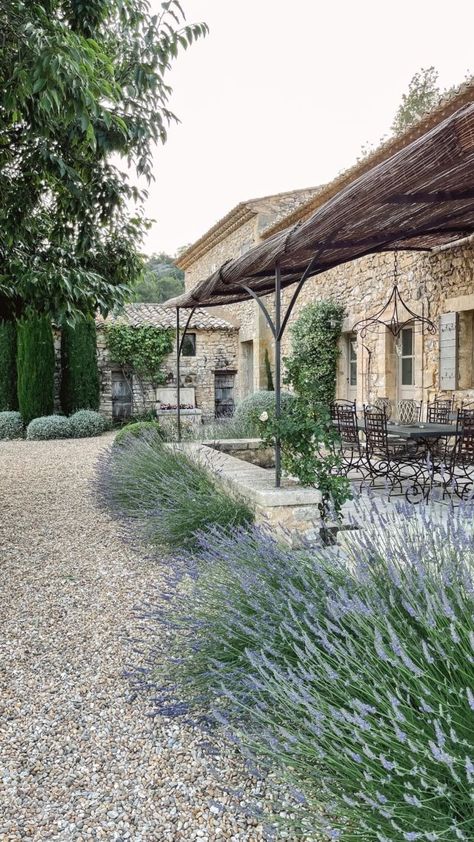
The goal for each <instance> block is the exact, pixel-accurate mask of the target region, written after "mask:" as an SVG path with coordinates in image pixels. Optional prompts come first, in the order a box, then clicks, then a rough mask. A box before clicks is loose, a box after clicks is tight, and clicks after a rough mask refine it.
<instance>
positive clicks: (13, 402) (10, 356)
mask: <svg viewBox="0 0 474 842" xmlns="http://www.w3.org/2000/svg"><path fill="white" fill-rule="evenodd" d="M12 409H13V410H16V409H18V396H17V393H16V323H15V322H0V412H3V411H5V410H12Z"/></svg>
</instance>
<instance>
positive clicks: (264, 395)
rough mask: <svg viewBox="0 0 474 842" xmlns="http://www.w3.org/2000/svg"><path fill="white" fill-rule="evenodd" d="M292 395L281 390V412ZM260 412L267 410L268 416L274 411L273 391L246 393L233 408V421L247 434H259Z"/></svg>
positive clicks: (291, 398)
mask: <svg viewBox="0 0 474 842" xmlns="http://www.w3.org/2000/svg"><path fill="white" fill-rule="evenodd" d="M294 399H295V398H294V395H292V394H291V392H285V391H282V393H281V408H282V412H283V411H284V409H285V407H286V406H288V405H289V403H291V401H293V400H294ZM262 412H268V415H269V416H272V415H274V413H275V392H265V391H260V392H254V393H253V395H248V397H246V398H244V399H243V401H241V402H240V403H239V405H238V406H237V408H236V410H235V414H234V419H235V421H236V422H237V423H238V424H240V425H242V427H245V428H246V429H247V435H255V436H258V435H259V429H260V428H259V423H258V421H259V417H260V415H261V414H262Z"/></svg>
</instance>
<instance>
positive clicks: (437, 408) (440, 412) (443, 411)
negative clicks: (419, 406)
mask: <svg viewBox="0 0 474 842" xmlns="http://www.w3.org/2000/svg"><path fill="white" fill-rule="evenodd" d="M453 410H454V398H435V399H434V400H433V401H431V403H429V404H428V405H427V409H426V420H427V421H428V423H429V424H449V422H450V420H451V414H452V412H453Z"/></svg>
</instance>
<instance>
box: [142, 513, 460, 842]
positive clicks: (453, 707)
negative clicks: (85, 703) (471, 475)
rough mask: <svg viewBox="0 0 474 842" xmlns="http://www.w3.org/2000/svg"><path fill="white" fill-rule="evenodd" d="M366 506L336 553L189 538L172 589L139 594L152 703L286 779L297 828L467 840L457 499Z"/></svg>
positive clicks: (378, 840)
mask: <svg viewBox="0 0 474 842" xmlns="http://www.w3.org/2000/svg"><path fill="white" fill-rule="evenodd" d="M371 517H372V520H371V522H370V523H367V527H366V528H365V529H364V530H361V531H360V532H356V533H348V535H347V538H346V546H345V550H344V555H343V556H341V557H339V558H337V557H335V556H334V555H331V556H328V555H325V554H324V553H323V551H321V552H316V553H314V552H310V551H300V552H292V551H290V550H285V549H283V548H282V547H280V546H278V545H277V544H276V543H275V542H274V541H273V540H271V539H270V538H268V537H265V536H264V535H262V533H260V532H259V531H258V530H255V531H251V532H248V531H245V530H238V531H235V532H234V533H233V535H231V536H220V535H219V534H217V533H216V532H215V531H213V532H211V533H210V534H209V535H208V536H207V537H202V538H201V542H200V551H199V553H198V555H197V557H196V558H194V559H193V561H192V563H190V564H189V565H188V566H187V565H186V559H182V560H181V574H180V575H181V576H184V577H185V578H187V585H186V587H182V586H180V587H177V588H176V589H175V595H174V598H173V599H172V600H171V605H169V602H168V607H167V608H164V606H163V605H161V606H160V605H157V604H156V602H157V601H158V600H157V601H156V602H155V601H154V599H153V598H152V599H151V601H150V602H149V604H148V606H147V607H146V608H145V612H144V613H145V614H146V615H147V616H148V618H149V619H150V620H151V621H152V622H157V623H158V624H159V625H160V624H161V623H163V622H164V623H166V624H167V625H171V626H172V628H173V629H174V630H175V634H176V649H175V651H174V652H173V651H171V652H169V653H168V656H167V657H165V658H163V657H162V658H161V660H160V659H159V658H158V656H157V655H155V656H154V657H155V660H154V661H153V658H152V663H151V672H150V674H149V676H148V679H149V680H150V679H154V680H156V681H157V682H158V684H159V685H160V689H158V690H157V698H158V704H159V706H161V710H162V712H165V713H167V714H171V713H173V712H177V713H180V712H182V711H183V709H184V706H185V704H189V705H190V706H191V707H194V708H195V709H199V708H200V707H201V708H203V709H208V708H209V706H212V707H213V708H214V710H215V712H216V717H217V719H218V720H219V721H220V722H221V723H224V724H225V725H226V726H227V727H228V729H229V731H230V732H231V733H232V734H233V735H237V737H238V739H239V740H240V741H241V744H242V746H243V747H244V748H245V750H250V751H251V752H252V753H253V755H254V757H255V759H256V760H257V761H258V762H259V763H260V764H261V765H270V766H272V767H274V768H276V769H278V770H279V771H280V772H281V774H282V776H283V777H284V778H285V779H286V780H287V781H289V782H290V783H291V784H292V785H293V786H294V787H296V788H297V790H298V791H299V792H301V793H302V796H301V797H302V799H303V798H304V800H305V803H306V812H307V817H308V818H309V821H310V824H311V828H312V832H315V833H316V832H319V833H322V834H323V835H325V837H326V838H328V839H341V840H345V842H349V841H350V842H352V840H364V841H365V840H367V842H369V840H374V842H415V840H426V842H438V840H439V842H442V841H443V842H448V840H449V842H451V840H457V839H460V840H472V839H473V838H474V811H473V794H474V610H473V609H474V541H473V528H472V510H471V511H470V512H464V513H461V512H458V513H451V514H449V515H448V514H446V518H445V519H444V520H443V521H442V520H441V519H439V518H437V517H436V516H435V515H434V514H433V513H432V512H430V511H429V510H424V509H420V508H417V510H416V511H415V510H414V509H413V508H406V509H403V510H402V511H400V512H399V513H396V512H392V514H390V515H377V513H376V512H375V509H374V511H373V512H372V516H371ZM366 518H367V515H366ZM180 632H181V633H180ZM162 633H163V631H162V629H161V628H159V629H158V630H157V637H159V636H160V635H162ZM306 833H307V830H306Z"/></svg>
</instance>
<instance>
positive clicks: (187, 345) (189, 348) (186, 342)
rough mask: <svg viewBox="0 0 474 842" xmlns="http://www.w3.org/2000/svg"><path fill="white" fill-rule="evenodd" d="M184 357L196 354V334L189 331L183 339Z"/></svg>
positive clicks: (182, 353)
mask: <svg viewBox="0 0 474 842" xmlns="http://www.w3.org/2000/svg"><path fill="white" fill-rule="evenodd" d="M181 355H182V356H183V357H195V356H196V334H195V333H187V334H186V335H185V337H184V339H183V350H182V351H181Z"/></svg>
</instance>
